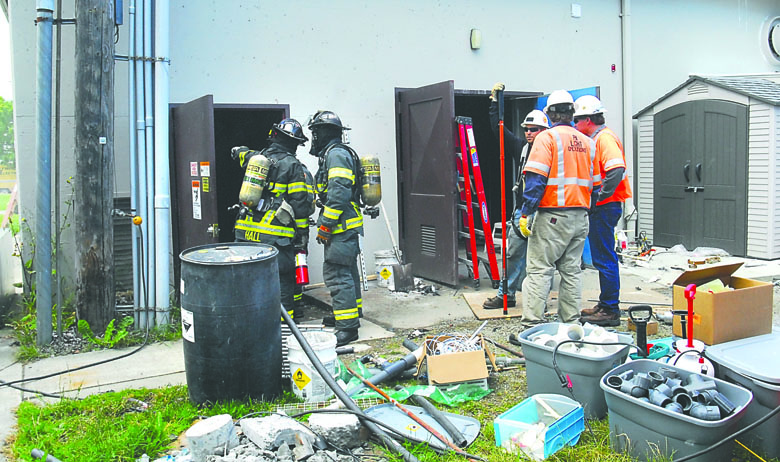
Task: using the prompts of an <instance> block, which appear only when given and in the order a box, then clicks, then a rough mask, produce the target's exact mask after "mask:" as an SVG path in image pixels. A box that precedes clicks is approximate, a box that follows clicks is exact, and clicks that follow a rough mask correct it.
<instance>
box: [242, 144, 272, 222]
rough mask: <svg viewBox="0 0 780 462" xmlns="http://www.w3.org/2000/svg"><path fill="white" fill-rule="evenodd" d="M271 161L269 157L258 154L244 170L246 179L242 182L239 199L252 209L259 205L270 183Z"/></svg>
mask: <svg viewBox="0 0 780 462" xmlns="http://www.w3.org/2000/svg"><path fill="white" fill-rule="evenodd" d="M270 166H271V161H270V160H268V158H267V157H265V156H263V155H260V154H257V155H255V156H252V158H251V159H249V163H247V165H246V172H244V181H243V182H242V183H241V191H240V192H239V193H238V200H239V201H241V203H242V204H244V205H246V206H247V207H249V208H250V209H253V208H255V207H257V204H259V203H260V198H261V197H262V195H263V190H264V189H265V187H266V185H268V169H269V167H270Z"/></svg>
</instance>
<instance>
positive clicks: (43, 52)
mask: <svg viewBox="0 0 780 462" xmlns="http://www.w3.org/2000/svg"><path fill="white" fill-rule="evenodd" d="M53 20H54V0H38V6H37V15H36V20H35V21H36V24H37V26H38V32H37V37H38V60H37V61H38V70H37V78H36V86H37V88H36V90H37V97H36V100H37V105H36V111H35V130H36V134H37V137H36V143H35V155H36V158H37V161H38V162H37V164H38V168H37V175H36V176H37V178H36V179H37V185H36V198H35V200H36V202H35V204H36V209H35V210H36V211H35V245H36V249H35V253H36V254H37V255H38V258H36V259H35V264H34V267H35V292H36V294H35V295H36V299H35V310H36V313H37V314H38V316H37V321H36V341H37V343H38V345H45V344H47V343H51V338H52V328H51V74H52V69H51V68H52V65H51V42H52V23H53V22H54V21H53ZM57 276H58V277H59V275H57Z"/></svg>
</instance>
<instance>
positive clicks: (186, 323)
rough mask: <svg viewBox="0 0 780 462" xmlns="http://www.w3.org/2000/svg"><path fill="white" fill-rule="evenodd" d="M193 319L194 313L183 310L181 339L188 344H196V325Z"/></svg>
mask: <svg viewBox="0 0 780 462" xmlns="http://www.w3.org/2000/svg"><path fill="white" fill-rule="evenodd" d="M193 319H194V317H193V316H192V311H187V310H185V309H184V308H182V309H181V337H182V338H183V339H184V340H186V341H188V342H192V343H195V324H194V323H193Z"/></svg>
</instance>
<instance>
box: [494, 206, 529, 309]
mask: <svg viewBox="0 0 780 462" xmlns="http://www.w3.org/2000/svg"><path fill="white" fill-rule="evenodd" d="M519 220H520V210H515V213H514V215H513V217H512V221H514V223H515V226H517V227H518V229H519V226H518V225H517V222H518V221H519ZM529 226H530V224H529ZM527 253H528V239H527V238H524V237H521V236H518V235H517V233H516V232H515V230H514V229H512V226H508V227H507V230H506V279H507V285H506V298H507V300H515V292H517V288H518V287H523V281H524V280H525V265H526V260H525V259H526V254H527ZM503 297H504V285H503V284H499V285H498V298H503Z"/></svg>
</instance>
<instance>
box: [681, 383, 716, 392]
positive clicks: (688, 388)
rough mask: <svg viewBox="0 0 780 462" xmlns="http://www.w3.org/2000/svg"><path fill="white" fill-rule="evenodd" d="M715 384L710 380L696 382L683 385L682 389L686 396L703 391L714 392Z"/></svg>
mask: <svg viewBox="0 0 780 462" xmlns="http://www.w3.org/2000/svg"><path fill="white" fill-rule="evenodd" d="M715 387H716V385H715V382H714V381H712V380H702V381H696V382H694V383H690V384H688V385H685V386H684V387H683V388H684V389H685V392H686V393H688V394H694V393H697V392H698V393H701V392H703V391H707V390H715Z"/></svg>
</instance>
